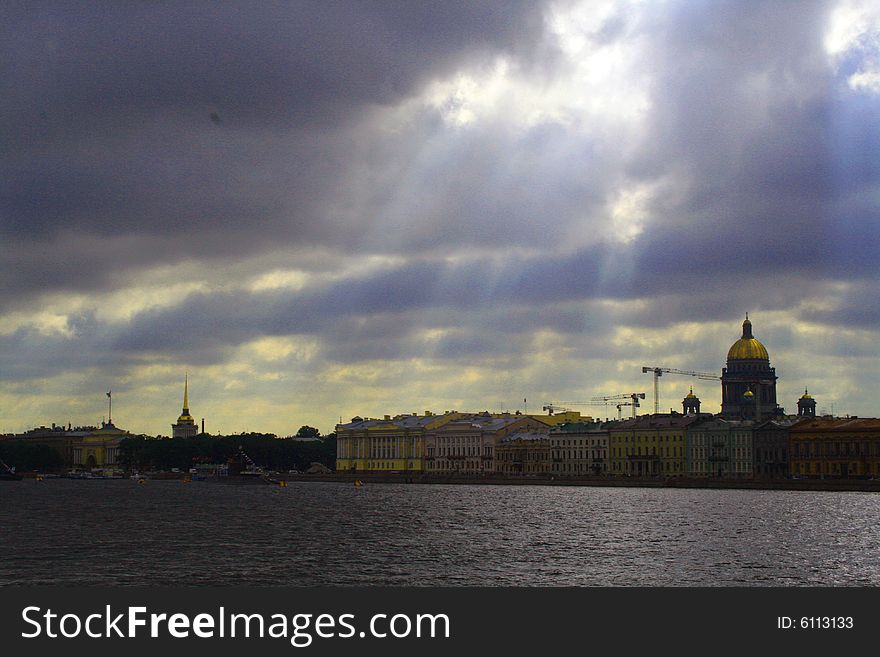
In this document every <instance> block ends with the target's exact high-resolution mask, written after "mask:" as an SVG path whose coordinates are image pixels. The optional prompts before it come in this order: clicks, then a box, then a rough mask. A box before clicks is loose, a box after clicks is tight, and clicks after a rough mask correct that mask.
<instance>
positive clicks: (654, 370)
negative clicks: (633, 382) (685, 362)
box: [642, 367, 721, 413]
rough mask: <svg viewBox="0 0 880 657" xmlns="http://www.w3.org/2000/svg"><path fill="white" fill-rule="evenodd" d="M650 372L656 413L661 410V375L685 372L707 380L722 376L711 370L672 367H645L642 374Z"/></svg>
mask: <svg viewBox="0 0 880 657" xmlns="http://www.w3.org/2000/svg"><path fill="white" fill-rule="evenodd" d="M648 372H650V373H651V374H653V375H654V413H659V412H660V377H661V376H663V375H664V374H684V375H685V376H695V377H697V378H698V379H705V380H707V381H711V380H715V381H718V380H719V379H720V378H721V377H720V376H718V375H717V374H712V373H710V372H691V371H689V370H677V369H674V368H672V367H643V368H642V374H647V373H648Z"/></svg>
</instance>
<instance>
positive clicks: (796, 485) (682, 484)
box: [280, 473, 880, 493]
mask: <svg viewBox="0 0 880 657" xmlns="http://www.w3.org/2000/svg"><path fill="white" fill-rule="evenodd" d="M280 478H283V479H287V480H288V481H328V482H333V481H335V482H346V483H353V482H354V481H356V480H358V481H361V482H362V483H364V484H371V483H376V484H470V485H489V486H596V487H604V488H711V489H746V490H804V491H856V492H878V493H880V480H877V479H767V480H755V479H741V480H736V479H696V478H689V477H670V478H668V479H662V478H639V477H547V476H543V477H529V476H525V477H499V476H487V477H473V476H458V477H457V476H452V475H425V474H409V475H407V474H385V473H359V474H351V473H335V474H325V475H318V474H314V475H280Z"/></svg>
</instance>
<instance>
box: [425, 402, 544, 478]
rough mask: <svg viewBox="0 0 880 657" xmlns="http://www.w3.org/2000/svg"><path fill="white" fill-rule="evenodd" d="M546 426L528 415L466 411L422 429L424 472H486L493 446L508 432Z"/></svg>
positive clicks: (490, 467) (492, 464)
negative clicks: (450, 419)
mask: <svg viewBox="0 0 880 657" xmlns="http://www.w3.org/2000/svg"><path fill="white" fill-rule="evenodd" d="M549 430H550V426H549V425H548V424H545V423H544V422H542V421H540V420H538V419H535V418H534V417H532V416H529V415H510V414H499V415H492V414H490V413H489V412H484V413H480V414H468V415H465V416H464V417H461V418H459V419H457V420H452V421H450V422H447V423H445V424H442V425H440V426H437V427H434V428H432V429H430V430H428V431H426V432H425V472H426V473H427V474H466V475H487V474H491V473H493V472H495V448H496V446H497V444H498V441H499V440H501V439H502V438H503V437H505V436H507V435H508V434H510V433H514V432H524V431H531V432H535V433H547V432H548V431H549Z"/></svg>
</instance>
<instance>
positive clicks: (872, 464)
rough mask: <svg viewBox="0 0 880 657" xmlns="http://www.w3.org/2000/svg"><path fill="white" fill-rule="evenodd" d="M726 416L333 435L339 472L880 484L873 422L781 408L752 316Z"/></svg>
mask: <svg viewBox="0 0 880 657" xmlns="http://www.w3.org/2000/svg"><path fill="white" fill-rule="evenodd" d="M719 379H720V381H721V386H722V390H721V392H722V404H721V412H720V413H719V414H717V415H712V414H708V413H701V412H700V400H699V398H698V397H697V396H696V395H694V393H693V390H691V392H690V393H689V394H688V395H687V397H685V398H684V400H683V401H682V412H681V413H678V412H670V413H662V414H661V413H654V414H650V415H641V416H637V417H634V418H632V419H628V420H618V421H612V422H594V421H592V419H591V418H588V417H581V416H580V413H578V412H574V411H566V412H564V413H562V414H556V415H552V414H551V415H528V414H520V413H513V414H511V413H489V412H487V411H484V412H482V413H460V412H457V411H449V412H445V413H443V414H433V413H431V412H430V411H426V412H425V413H424V414H422V415H419V414H418V413H411V414H401V415H396V416H394V417H391V416H389V415H386V416H384V417H383V418H381V419H373V418H361V417H354V418H352V419H351V421H350V422H348V423H345V424H339V425H337V427H336V441H337V443H336V444H337V460H336V469H337V471H338V472H354V473H366V472H376V473H382V472H386V473H407V474H428V475H432V474H434V475H467V476H486V475H501V476H529V475H532V476H553V477H586V476H606V477H614V476H630V477H681V476H687V477H721V478H785V477H817V478H818V477H842V478H849V477H877V476H880V420H878V419H874V418H856V417H847V418H835V417H817V416H816V401H815V400H814V399H813V397H812V396H811V395H810V394H809V393H808V392H807V391H806V390H804V394H803V395H802V396H801V397H800V399H798V402H797V408H798V410H797V414H796V415H786V414H785V413H784V411H783V409H781V408H780V407H779V405H778V403H777V399H776V382H777V376H776V372H775V369H774V368H772V367H771V366H770V357H769V355H768V353H767V349H766V348H765V347H764V345H763V344H762V343H761V342H760V341H758V340H757V339H756V338H755V337H754V336H753V335H752V324H751V322H750V321H749V319H748V317H746V320H745V321H744V322H743V327H742V337H741V338H740V339H739V340H737V341H736V342H735V343H734V344H733V345H732V346H731V347H730V349H729V350H728V354H727V366H726V367H725V368H723V370H722V374H721V376H720V377H719Z"/></svg>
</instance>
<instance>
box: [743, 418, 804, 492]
mask: <svg viewBox="0 0 880 657" xmlns="http://www.w3.org/2000/svg"><path fill="white" fill-rule="evenodd" d="M795 422H797V420H796V419H793V418H781V419H778V420H765V421H764V422H761V423H760V424H758V425H756V426H755V429H754V432H753V435H754V441H755V444H754V447H753V456H754V460H753V463H752V473H753V474H754V477H755V479H784V478H786V477H789V476H791V464H790V460H789V451H788V445H789V437H788V430H789V428H790V427H791V426H792V425H793V424H795Z"/></svg>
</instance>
